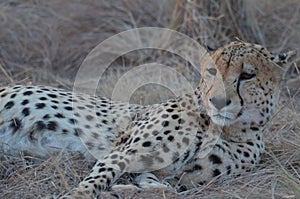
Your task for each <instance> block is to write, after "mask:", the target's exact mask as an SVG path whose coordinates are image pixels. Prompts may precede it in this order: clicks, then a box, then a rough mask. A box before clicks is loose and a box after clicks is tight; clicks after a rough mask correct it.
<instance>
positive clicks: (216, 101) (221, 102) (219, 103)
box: [209, 97, 231, 110]
mask: <svg viewBox="0 0 300 199" xmlns="http://www.w3.org/2000/svg"><path fill="white" fill-rule="evenodd" d="M209 101H210V102H211V103H212V104H213V105H214V107H215V108H216V109H218V110H221V109H222V108H224V107H225V106H228V105H230V104H231V100H230V99H228V98H217V97H212V98H210V99H209Z"/></svg>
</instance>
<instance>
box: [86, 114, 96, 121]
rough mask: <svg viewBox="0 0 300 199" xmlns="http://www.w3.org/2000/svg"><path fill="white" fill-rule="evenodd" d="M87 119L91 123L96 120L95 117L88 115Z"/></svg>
mask: <svg viewBox="0 0 300 199" xmlns="http://www.w3.org/2000/svg"><path fill="white" fill-rule="evenodd" d="M86 119H87V120H88V121H91V120H93V119H94V117H93V116H91V115H87V116H86Z"/></svg>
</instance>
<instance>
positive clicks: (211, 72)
mask: <svg viewBox="0 0 300 199" xmlns="http://www.w3.org/2000/svg"><path fill="white" fill-rule="evenodd" d="M207 72H208V73H209V74H210V75H212V76H215V75H216V74H217V69H215V68H209V69H207Z"/></svg>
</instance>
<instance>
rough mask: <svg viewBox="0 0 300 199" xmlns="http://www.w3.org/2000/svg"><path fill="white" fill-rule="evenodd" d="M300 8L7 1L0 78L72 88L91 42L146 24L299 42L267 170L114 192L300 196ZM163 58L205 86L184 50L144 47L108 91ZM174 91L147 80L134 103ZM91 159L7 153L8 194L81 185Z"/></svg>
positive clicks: (209, 36) (290, 44)
mask: <svg viewBox="0 0 300 199" xmlns="http://www.w3.org/2000/svg"><path fill="white" fill-rule="evenodd" d="M299 10H300V4H299V2H298V1H296V0H287V1H284V2H283V1H279V0H265V1H258V0H253V1H242V0H224V1H218V0H211V1H207V0H204V1H200V0H199V1H197V0H196V1H181V0H172V1H165V0H163V1H161V0H153V1H151V2H150V1H143V0H125V1H94V0H74V1H70V0H63V1H59V0H52V1H44V0H26V1H22V0H11V1H9V0H5V1H1V2H0V41H1V43H0V85H7V84H11V83H23V84H24V83H31V82H32V84H46V85H53V86H59V87H64V88H67V89H72V83H73V81H74V79H75V76H76V71H77V70H78V68H79V67H80V64H81V62H82V61H83V60H84V58H85V56H86V55H87V54H88V53H89V52H90V50H91V49H93V48H94V47H95V46H96V45H97V44H99V43H100V42H101V41H103V40H105V39H106V38H108V37H110V36H112V35H114V34H117V33H119V32H121V31H125V30H128V29H132V28H136V27H147V26H152V27H167V28H171V29H174V30H177V31H180V32H182V33H184V34H186V35H188V36H190V37H192V38H193V39H195V40H197V41H198V42H200V43H201V44H203V45H208V46H210V47H211V48H216V47H218V46H221V45H223V44H225V43H227V42H229V41H231V40H234V38H235V37H238V38H240V39H242V40H245V41H248V42H255V43H259V44H262V45H265V46H266V47H268V49H269V50H271V51H272V52H274V53H278V52H281V51H285V50H290V49H293V50H296V51H298V56H297V58H296V59H295V63H294V65H293V66H292V67H291V70H290V71H289V73H288V74H287V76H286V78H287V81H286V82H287V84H286V86H284V87H283V89H282V90H283V92H282V95H281V99H280V103H279V108H278V113H277V114H276V115H275V117H274V119H273V120H272V122H271V124H270V128H269V130H268V131H267V132H266V137H265V140H266V143H267V152H266V154H265V156H264V158H263V160H262V163H261V165H260V166H259V167H258V168H257V170H255V171H253V172H250V173H247V174H244V175H242V176H240V177H234V178H231V179H227V180H225V181H223V182H211V183H210V184H208V185H205V186H201V187H198V188H195V189H193V190H189V191H186V192H183V193H180V194H179V193H176V192H174V191H170V190H154V191H153V190H148V191H147V190H146V191H128V190H127V191H126V190H117V191H113V193H104V196H105V198H118V197H119V198H300V120H299V118H300V113H299V112H300V90H299V86H300V81H299V68H297V62H298V64H299V46H300V37H299V36H300V21H299V18H300V12H299ZM170 59H171V60H172V61H170ZM153 61H157V62H158V63H162V64H166V65H168V66H171V67H174V68H175V69H176V70H177V71H179V72H180V74H184V75H185V76H186V77H187V78H188V79H189V81H190V82H191V84H192V85H195V84H197V80H198V79H199V74H197V72H194V71H193V69H192V67H190V65H189V64H188V63H185V62H184V61H182V60H180V58H179V57H176V56H175V55H170V54H168V53H162V52H157V51H155V50H144V51H143V50H141V51H139V52H137V51H136V52H131V53H128V54H126V55H124V56H122V57H121V58H120V59H117V60H116V61H115V62H114V63H112V64H111V67H110V68H109V69H108V70H107V72H106V73H105V76H104V77H103V78H102V79H101V80H100V83H101V87H99V88H98V90H97V91H98V93H99V94H101V95H106V96H111V93H112V91H113V88H114V85H115V84H116V82H117V80H118V79H119V78H120V77H121V76H122V75H123V74H124V73H126V72H128V71H129V70H130V69H131V68H132V67H133V66H138V65H140V64H143V63H152V62H153ZM182 63H185V64H184V67H182ZM149 93H150V94H149ZM172 95H173V94H172V92H169V91H168V92H167V90H166V88H158V87H157V86H151V85H150V86H149V85H148V86H145V87H143V88H139V89H138V90H137V91H136V93H134V95H133V98H132V101H133V102H142V103H155V102H157V101H160V100H164V99H166V98H169V97H170V96H172ZM91 165H92V164H91V163H87V162H84V161H83V160H82V159H81V158H80V157H79V156H78V155H77V154H71V155H70V156H67V157H65V156H64V157H61V156H57V157H51V158H49V159H48V160H38V159H36V158H33V157H28V156H25V155H22V154H20V157H11V156H8V155H6V154H2V155H1V162H0V198H39V197H45V196H50V195H54V196H60V195H61V194H63V193H65V192H66V191H68V190H69V189H70V188H72V187H74V186H75V185H76V184H77V183H78V182H79V181H80V179H82V178H83V177H84V176H85V175H86V174H87V173H88V171H89V167H90V166H91Z"/></svg>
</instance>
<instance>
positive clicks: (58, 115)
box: [54, 113, 65, 118]
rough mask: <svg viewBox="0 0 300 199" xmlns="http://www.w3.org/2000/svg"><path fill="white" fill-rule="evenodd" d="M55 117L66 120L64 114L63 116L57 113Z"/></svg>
mask: <svg viewBox="0 0 300 199" xmlns="http://www.w3.org/2000/svg"><path fill="white" fill-rule="evenodd" d="M54 117H56V118H65V116H64V115H63V114H61V113H56V114H55V115H54Z"/></svg>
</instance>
